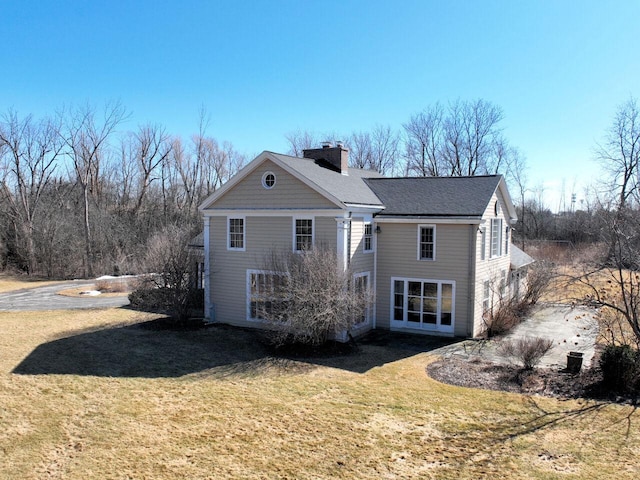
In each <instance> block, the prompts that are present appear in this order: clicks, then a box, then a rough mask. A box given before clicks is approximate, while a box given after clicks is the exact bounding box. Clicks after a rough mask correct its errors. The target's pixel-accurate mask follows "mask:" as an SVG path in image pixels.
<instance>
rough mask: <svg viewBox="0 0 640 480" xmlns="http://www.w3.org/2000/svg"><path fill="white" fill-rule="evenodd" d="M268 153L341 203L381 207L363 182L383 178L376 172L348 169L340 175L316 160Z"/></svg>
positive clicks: (377, 199)
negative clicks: (344, 173) (345, 173)
mask: <svg viewBox="0 0 640 480" xmlns="http://www.w3.org/2000/svg"><path fill="white" fill-rule="evenodd" d="M269 153H270V154H271V155H273V156H274V157H277V159H278V160H279V161H281V162H282V163H284V164H286V165H287V166H288V167H289V168H291V169H293V170H296V171H297V172H299V173H300V174H302V175H303V176H304V177H306V178H307V180H309V181H310V182H312V183H314V184H315V185H317V186H318V187H320V189H322V190H324V191H325V192H327V193H329V194H331V195H333V196H334V197H335V198H337V199H338V200H340V201H341V202H343V203H350V204H360V205H371V206H380V207H381V206H382V204H381V202H380V199H379V198H378V197H377V196H376V195H375V193H374V192H373V191H372V190H371V189H370V188H369V187H368V186H367V184H366V183H365V182H364V180H365V179H369V178H383V177H382V175H380V174H379V173H378V172H375V171H372V170H362V169H360V168H349V175H342V174H341V173H340V172H338V171H336V170H333V169H331V168H327V167H326V166H325V165H322V164H321V162H318V161H316V160H312V159H309V158H298V157H290V156H289V155H283V154H281V153H274V152H269Z"/></svg>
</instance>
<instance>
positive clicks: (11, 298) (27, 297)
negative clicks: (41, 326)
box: [0, 280, 129, 311]
mask: <svg viewBox="0 0 640 480" xmlns="http://www.w3.org/2000/svg"><path fill="white" fill-rule="evenodd" d="M91 285H95V283H94V282H88V281H86V280H82V281H73V282H68V283H64V284H58V285H50V286H47V287H37V288H28V289H24V290H16V291H13V292H7V293H0V311H20V310H66V309H77V308H109V307H122V306H124V305H128V304H129V299H128V298H127V297H126V296H122V297H119V296H118V297H106V296H104V297H103V296H100V295H97V296H90V295H87V296H83V297H67V296H64V295H58V294H57V292H59V291H61V290H68V289H70V288H82V287H87V288H88V287H90V286H91Z"/></svg>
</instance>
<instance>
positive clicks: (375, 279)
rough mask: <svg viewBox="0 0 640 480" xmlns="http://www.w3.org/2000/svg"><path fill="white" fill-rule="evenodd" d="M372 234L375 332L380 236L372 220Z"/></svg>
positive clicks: (373, 322)
mask: <svg viewBox="0 0 640 480" xmlns="http://www.w3.org/2000/svg"><path fill="white" fill-rule="evenodd" d="M371 233H372V234H373V295H374V297H373V309H372V316H373V318H372V321H371V329H372V330H375V329H376V325H377V323H378V321H377V320H378V300H377V297H378V234H377V233H376V224H375V222H374V221H373V217H372V218H371Z"/></svg>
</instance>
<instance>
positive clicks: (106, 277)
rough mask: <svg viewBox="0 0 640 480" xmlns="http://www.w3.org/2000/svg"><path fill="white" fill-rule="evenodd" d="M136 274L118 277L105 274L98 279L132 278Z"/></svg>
mask: <svg viewBox="0 0 640 480" xmlns="http://www.w3.org/2000/svg"><path fill="white" fill-rule="evenodd" d="M132 277H135V275H120V276H118V277H114V276H113V275H103V276H101V277H98V278H96V280H114V279H116V278H132Z"/></svg>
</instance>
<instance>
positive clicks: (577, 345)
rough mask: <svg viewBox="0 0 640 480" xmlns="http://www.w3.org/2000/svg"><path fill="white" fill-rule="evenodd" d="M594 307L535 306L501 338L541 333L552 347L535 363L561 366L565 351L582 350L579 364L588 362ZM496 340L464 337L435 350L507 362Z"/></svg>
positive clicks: (592, 341) (594, 335) (594, 328)
mask: <svg viewBox="0 0 640 480" xmlns="http://www.w3.org/2000/svg"><path fill="white" fill-rule="evenodd" d="M595 313H596V311H595V310H593V309H591V308H584V307H576V308H571V307H570V306H565V305H546V306H538V307H537V308H536V310H535V311H534V312H533V313H532V314H531V316H530V317H529V318H528V319H527V320H525V321H524V322H522V323H521V324H520V325H518V326H516V327H515V328H514V329H513V330H512V331H511V332H510V333H508V334H507V335H506V336H505V339H507V340H511V339H516V338H522V337H544V338H549V339H551V340H553V348H552V349H551V350H550V351H549V352H548V353H547V354H546V355H545V356H544V357H543V358H542V361H541V362H540V364H539V366H541V367H556V368H558V367H559V368H565V367H566V366H567V354H568V353H569V352H572V351H573V352H581V353H582V354H583V362H582V365H583V366H585V367H586V366H589V365H591V361H592V359H593V355H594V353H595V344H596V339H597V336H598V322H597V320H596V319H595ZM498 345H499V341H496V340H465V341H464V342H459V343H455V344H452V345H448V346H446V347H443V348H441V349H438V350H437V353H439V354H441V355H443V356H445V357H447V356H452V355H453V356H458V357H462V358H465V359H468V360H473V359H476V358H477V359H480V360H487V361H491V362H495V363H509V362H511V359H509V358H505V357H504V356H502V355H500V353H499V352H498Z"/></svg>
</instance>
